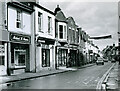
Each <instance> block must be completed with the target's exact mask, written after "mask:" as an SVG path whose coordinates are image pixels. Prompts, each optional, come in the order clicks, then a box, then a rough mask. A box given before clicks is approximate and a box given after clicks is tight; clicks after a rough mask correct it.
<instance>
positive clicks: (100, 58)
mask: <svg viewBox="0 0 120 91" xmlns="http://www.w3.org/2000/svg"><path fill="white" fill-rule="evenodd" d="M96 64H97V65H98V64H102V65H104V60H103V58H102V57H98V59H97V61H96Z"/></svg>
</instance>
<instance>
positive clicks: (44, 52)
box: [42, 49, 50, 67]
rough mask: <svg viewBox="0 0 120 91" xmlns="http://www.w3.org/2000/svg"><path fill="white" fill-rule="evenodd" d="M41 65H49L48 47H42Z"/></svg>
mask: <svg viewBox="0 0 120 91" xmlns="http://www.w3.org/2000/svg"><path fill="white" fill-rule="evenodd" d="M42 67H50V49H42Z"/></svg>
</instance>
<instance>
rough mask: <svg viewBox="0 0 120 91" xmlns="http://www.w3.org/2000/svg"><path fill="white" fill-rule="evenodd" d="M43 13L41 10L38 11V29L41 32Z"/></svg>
mask: <svg viewBox="0 0 120 91" xmlns="http://www.w3.org/2000/svg"><path fill="white" fill-rule="evenodd" d="M42 17H43V15H42V13H41V12H39V11H38V31H39V32H41V31H42V19H43V18H42Z"/></svg>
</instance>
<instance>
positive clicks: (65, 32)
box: [64, 26, 67, 39]
mask: <svg viewBox="0 0 120 91" xmlns="http://www.w3.org/2000/svg"><path fill="white" fill-rule="evenodd" d="M66 34H67V31H66V26H64V39H66Z"/></svg>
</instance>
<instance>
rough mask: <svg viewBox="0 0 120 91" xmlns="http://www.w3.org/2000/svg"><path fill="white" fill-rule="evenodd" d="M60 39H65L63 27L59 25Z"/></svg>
mask: <svg viewBox="0 0 120 91" xmlns="http://www.w3.org/2000/svg"><path fill="white" fill-rule="evenodd" d="M59 38H60V39H63V26H62V25H59Z"/></svg>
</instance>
